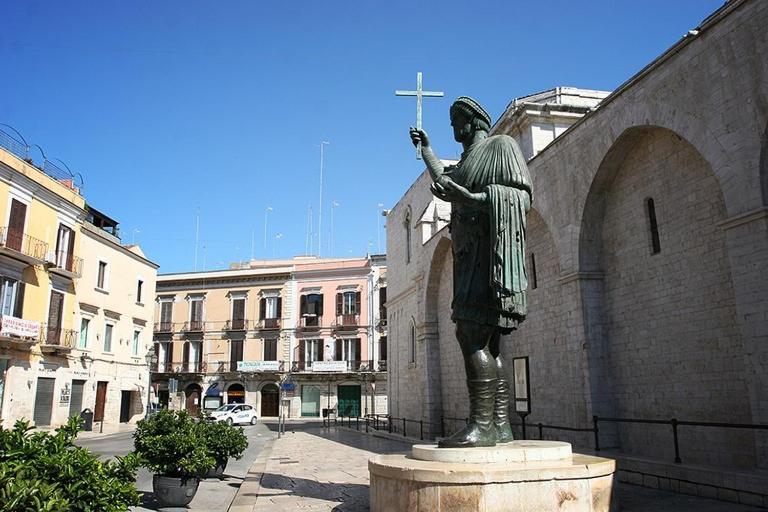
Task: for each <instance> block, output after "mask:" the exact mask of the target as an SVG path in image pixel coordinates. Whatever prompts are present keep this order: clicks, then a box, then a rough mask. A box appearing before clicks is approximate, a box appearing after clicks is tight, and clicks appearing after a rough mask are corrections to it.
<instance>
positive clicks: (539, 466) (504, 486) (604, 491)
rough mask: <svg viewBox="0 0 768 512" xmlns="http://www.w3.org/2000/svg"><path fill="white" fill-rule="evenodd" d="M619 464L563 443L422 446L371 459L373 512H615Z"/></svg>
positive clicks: (535, 442)
mask: <svg viewBox="0 0 768 512" xmlns="http://www.w3.org/2000/svg"><path fill="white" fill-rule="evenodd" d="M615 469H616V464H615V461H613V460H611V459H604V458H601V457H593V456H590V455H580V454H572V452H571V445H570V444H569V443H563V442H558V441H513V442H511V443H506V444H501V445H496V446H494V447H492V448H437V446H436V445H415V446H413V448H412V452H411V455H409V456H407V455H378V456H376V457H374V458H372V459H370V460H369V461H368V470H369V472H370V480H371V512H390V511H391V512H406V511H407V512H415V511H418V512H427V511H429V512H433V511H444V512H448V511H451V512H459V511H481V512H502V511H510V512H513V511H514V512H529V511H530V512H533V511H537V512H538V511H569V512H609V511H610V510H611V487H612V484H613V473H614V471H615Z"/></svg>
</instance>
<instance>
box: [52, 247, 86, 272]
mask: <svg viewBox="0 0 768 512" xmlns="http://www.w3.org/2000/svg"><path fill="white" fill-rule="evenodd" d="M51 263H52V265H53V266H52V267H51V268H52V270H53V271H56V270H57V269H58V270H63V271H64V272H66V273H69V274H70V275H72V276H73V277H82V275H83V258H80V257H79V256H75V255H74V254H69V253H68V252H67V251H56V252H54V253H53V258H51Z"/></svg>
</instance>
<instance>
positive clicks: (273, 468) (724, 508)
mask: <svg viewBox="0 0 768 512" xmlns="http://www.w3.org/2000/svg"><path fill="white" fill-rule="evenodd" d="M270 428H272V429H275V428H276V426H275V425H270ZM286 430H287V432H286V434H285V435H284V436H282V437H281V438H280V439H275V440H273V441H270V442H269V443H267V444H266V445H265V446H264V449H263V450H262V453H261V454H260V455H259V457H258V458H257V460H256V461H255V462H254V464H253V466H252V467H251V469H250V471H249V473H248V475H247V476H246V478H245V481H244V482H243V484H242V486H241V487H240V490H239V491H238V493H237V496H236V497H235V500H234V501H233V503H232V506H231V507H230V509H229V512H272V511H275V510H286V511H301V512H320V511H330V510H332V511H334V512H364V511H367V510H368V509H369V501H368V500H369V497H368V459H369V458H370V457H372V456H374V455H375V454H379V453H397V452H408V451H410V447H411V443H408V442H404V441H399V440H393V439H386V438H381V437H375V436H373V435H370V434H365V433H359V432H357V431H354V430H350V429H346V428H335V427H334V428H323V427H322V423H320V422H313V421H308V422H299V421H295V422H289V423H288V425H287V428H286ZM616 492H617V494H618V497H619V501H620V503H621V505H620V510H621V511H622V512H666V511H670V512H672V511H674V512H760V511H763V512H764V510H763V509H760V508H756V507H749V506H744V505H736V504H733V503H725V502H722V501H716V500H710V499H706V498H700V497H696V496H687V495H683V494H676V493H671V492H667V491H661V490H657V489H647V488H644V487H637V486H633V485H627V484H617V486H616Z"/></svg>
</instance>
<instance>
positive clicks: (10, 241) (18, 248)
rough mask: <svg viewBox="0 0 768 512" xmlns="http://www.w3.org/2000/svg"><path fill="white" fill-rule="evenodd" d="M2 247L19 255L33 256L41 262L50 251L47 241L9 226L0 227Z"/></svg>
mask: <svg viewBox="0 0 768 512" xmlns="http://www.w3.org/2000/svg"><path fill="white" fill-rule="evenodd" d="M0 248H3V249H10V250H12V251H14V252H16V253H18V254H19V255H22V256H26V258H25V259H27V258H32V259H33V260H37V261H40V262H44V261H45V256H46V254H47V253H48V244H47V243H45V242H43V241H42V240H38V239H37V238H34V237H31V236H29V235H28V234H26V233H24V232H23V231H21V230H18V229H13V228H10V227H7V226H6V227H1V228H0Z"/></svg>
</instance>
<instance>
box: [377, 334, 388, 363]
mask: <svg viewBox="0 0 768 512" xmlns="http://www.w3.org/2000/svg"><path fill="white" fill-rule="evenodd" d="M386 360H387V337H386V336H382V337H381V338H379V361H386Z"/></svg>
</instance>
